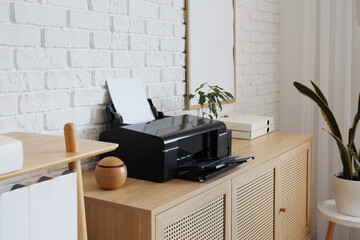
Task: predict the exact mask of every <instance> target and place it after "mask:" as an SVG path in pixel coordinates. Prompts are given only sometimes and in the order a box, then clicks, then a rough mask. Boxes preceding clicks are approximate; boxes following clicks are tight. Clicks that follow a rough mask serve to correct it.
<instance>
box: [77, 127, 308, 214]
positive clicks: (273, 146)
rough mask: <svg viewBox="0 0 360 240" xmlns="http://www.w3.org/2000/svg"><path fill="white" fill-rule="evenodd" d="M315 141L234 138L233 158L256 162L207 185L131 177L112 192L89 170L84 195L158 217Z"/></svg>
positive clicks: (287, 136) (286, 136) (277, 136)
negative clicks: (271, 160) (101, 184)
mask: <svg viewBox="0 0 360 240" xmlns="http://www.w3.org/2000/svg"><path fill="white" fill-rule="evenodd" d="M311 140H312V136H310V135H303V134H294V133H284V132H273V133H270V134H267V135H265V136H262V137H259V138H256V139H253V140H240V139H233V141H232V155H233V156H244V157H246V156H256V159H255V160H252V161H250V162H248V163H244V164H242V165H240V166H238V167H236V168H234V169H232V170H230V171H228V172H225V173H223V174H221V175H220V176H217V177H216V178H213V179H210V180H208V181H205V182H203V183H198V182H192V181H186V180H180V179H172V180H170V181H167V182H165V183H154V182H149V181H144V180H139V179H133V178H128V179H127V180H126V183H125V185H124V186H123V187H122V188H120V189H118V190H111V191H109V190H102V189H101V188H100V187H99V186H98V185H97V184H96V181H95V177H94V171H88V172H85V173H84V174H83V179H84V195H85V198H86V200H87V201H95V202H97V203H100V204H106V205H108V206H114V207H119V206H126V207H128V208H134V209H142V210H145V211H151V212H152V214H157V213H159V212H162V211H164V210H166V209H168V208H169V207H172V206H175V205H177V204H179V203H181V202H183V201H184V200H186V199H188V198H191V197H193V196H196V195H197V194H199V193H201V192H203V191H206V190H208V189H210V188H212V187H214V186H215V185H218V184H220V183H222V182H225V181H227V180H229V179H231V178H233V177H234V176H237V175H239V174H241V173H243V172H245V171H247V170H249V169H251V168H253V167H255V166H258V165H259V164H261V163H263V162H265V161H268V160H270V159H273V158H275V157H277V156H279V155H280V154H282V153H285V152H287V151H289V150H291V149H293V148H295V147H296V146H299V145H301V144H303V143H306V142H308V141H311ZM120 147H121V146H120Z"/></svg>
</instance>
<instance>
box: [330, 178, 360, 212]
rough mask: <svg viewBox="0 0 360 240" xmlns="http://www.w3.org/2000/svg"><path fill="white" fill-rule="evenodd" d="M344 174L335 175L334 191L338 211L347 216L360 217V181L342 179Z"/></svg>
mask: <svg viewBox="0 0 360 240" xmlns="http://www.w3.org/2000/svg"><path fill="white" fill-rule="evenodd" d="M342 175H343V174H342V172H337V173H334V175H333V191H334V198H335V202H336V208H337V210H338V211H339V212H340V213H342V214H345V215H349V216H353V217H360V204H359V203H360V181H352V180H347V179H343V178H340V177H338V176H342Z"/></svg>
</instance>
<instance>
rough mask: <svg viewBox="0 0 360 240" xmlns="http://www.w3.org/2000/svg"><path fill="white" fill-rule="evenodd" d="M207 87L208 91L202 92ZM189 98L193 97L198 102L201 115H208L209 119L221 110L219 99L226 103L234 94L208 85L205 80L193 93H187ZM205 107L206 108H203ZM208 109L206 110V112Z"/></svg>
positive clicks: (216, 115)
mask: <svg viewBox="0 0 360 240" xmlns="http://www.w3.org/2000/svg"><path fill="white" fill-rule="evenodd" d="M206 86H207V87H208V91H207V92H204V91H203V89H204V88H205V87H206ZM188 98H189V100H191V99H192V98H195V99H196V100H197V102H198V104H199V105H200V106H201V112H202V117H205V115H206V116H208V117H209V118H210V119H213V118H214V116H215V118H217V117H218V115H219V112H221V111H222V105H221V101H224V102H226V103H228V101H229V100H230V99H233V98H234V96H233V95H232V94H231V93H229V92H226V91H224V89H223V88H221V87H219V86H212V85H209V84H208V83H207V82H205V83H202V84H201V85H200V86H199V87H198V88H197V89H195V94H189V96H188ZM205 108H206V109H205ZM206 110H208V112H206Z"/></svg>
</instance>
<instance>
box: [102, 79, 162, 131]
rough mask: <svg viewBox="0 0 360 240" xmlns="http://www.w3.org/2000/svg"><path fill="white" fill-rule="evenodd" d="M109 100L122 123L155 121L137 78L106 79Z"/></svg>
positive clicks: (139, 80)
mask: <svg viewBox="0 0 360 240" xmlns="http://www.w3.org/2000/svg"><path fill="white" fill-rule="evenodd" d="M107 85H108V88H109V92H110V96H111V100H112V102H113V104H114V106H115V109H116V111H117V112H118V113H119V114H121V116H122V118H123V120H124V123H128V124H135V123H141V122H149V121H152V120H154V119H155V117H154V115H153V113H152V111H151V109H150V106H149V103H148V101H147V99H146V95H145V91H144V88H143V85H142V82H141V79H139V78H118V79H114V78H110V79H107Z"/></svg>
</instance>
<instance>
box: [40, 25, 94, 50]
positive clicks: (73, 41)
mask: <svg viewBox="0 0 360 240" xmlns="http://www.w3.org/2000/svg"><path fill="white" fill-rule="evenodd" d="M44 45H45V47H50V48H89V33H88V32H85V31H73V30H70V31H67V30H60V29H45V30H44Z"/></svg>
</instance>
